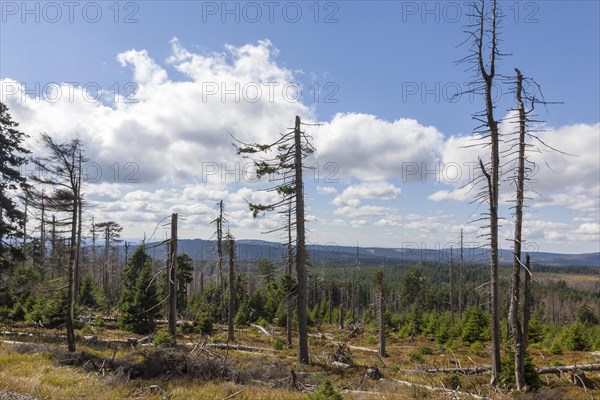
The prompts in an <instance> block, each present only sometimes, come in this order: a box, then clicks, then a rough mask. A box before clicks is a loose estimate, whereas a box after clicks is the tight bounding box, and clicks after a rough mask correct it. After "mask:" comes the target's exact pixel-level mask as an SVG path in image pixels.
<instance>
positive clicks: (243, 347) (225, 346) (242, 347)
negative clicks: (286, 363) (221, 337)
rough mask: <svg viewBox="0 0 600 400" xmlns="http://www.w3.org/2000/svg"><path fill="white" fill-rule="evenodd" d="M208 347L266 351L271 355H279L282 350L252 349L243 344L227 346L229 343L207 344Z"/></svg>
mask: <svg viewBox="0 0 600 400" xmlns="http://www.w3.org/2000/svg"><path fill="white" fill-rule="evenodd" d="M206 346H207V347H213V348H215V349H223V350H227V349H229V350H241V351H266V352H271V353H277V352H279V351H281V350H275V349H269V348H267V347H252V346H244V345H242V344H237V345H234V344H227V343H207V344H206Z"/></svg>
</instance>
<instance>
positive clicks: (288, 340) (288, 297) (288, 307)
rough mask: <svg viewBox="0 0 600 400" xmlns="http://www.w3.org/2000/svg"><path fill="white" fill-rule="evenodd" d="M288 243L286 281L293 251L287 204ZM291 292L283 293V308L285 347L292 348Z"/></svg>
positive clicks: (292, 258) (292, 259)
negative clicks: (284, 316)
mask: <svg viewBox="0 0 600 400" xmlns="http://www.w3.org/2000/svg"><path fill="white" fill-rule="evenodd" d="M287 229H288V242H287V263H286V269H285V272H286V274H287V278H288V280H290V279H291V276H292V268H293V265H294V251H293V249H292V244H293V243H292V203H291V202H289V203H288V222H287ZM292 295H293V292H292V290H286V293H285V308H286V314H285V315H286V320H285V332H286V343H285V344H286V347H287V348H288V349H291V348H292V319H293V318H294V302H293V299H292Z"/></svg>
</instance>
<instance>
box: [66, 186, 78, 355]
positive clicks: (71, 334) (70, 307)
mask: <svg viewBox="0 0 600 400" xmlns="http://www.w3.org/2000/svg"><path fill="white" fill-rule="evenodd" d="M77 203H78V199H77V196H76V193H75V196H74V198H73V211H72V218H71V243H70V249H69V250H70V251H69V289H68V293H67V320H66V325H67V348H68V350H69V351H70V352H74V351H75V329H74V325H73V324H74V320H75V296H76V292H75V287H76V286H75V279H76V275H75V267H76V265H75V264H76V258H77V210H78V209H79V206H78V204H77Z"/></svg>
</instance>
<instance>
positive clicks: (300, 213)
mask: <svg viewBox="0 0 600 400" xmlns="http://www.w3.org/2000/svg"><path fill="white" fill-rule="evenodd" d="M294 143H295V149H294V150H295V154H294V156H295V160H294V161H295V172H296V176H295V180H294V181H295V189H296V196H295V197H296V274H297V276H298V301H297V304H298V361H299V362H300V363H301V364H308V363H309V355H308V316H307V306H308V304H307V296H308V287H307V272H306V237H305V234H306V232H305V230H304V185H303V180H302V140H301V131H300V117H298V116H296V124H295V128H294Z"/></svg>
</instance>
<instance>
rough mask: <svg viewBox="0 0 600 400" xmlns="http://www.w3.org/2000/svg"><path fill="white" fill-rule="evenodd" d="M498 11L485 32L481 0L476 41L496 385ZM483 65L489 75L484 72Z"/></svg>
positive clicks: (497, 325) (493, 376)
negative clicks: (486, 160)
mask: <svg viewBox="0 0 600 400" xmlns="http://www.w3.org/2000/svg"><path fill="white" fill-rule="evenodd" d="M497 13H498V11H497V8H496V0H493V3H492V13H491V24H492V26H491V29H490V30H486V29H485V21H486V11H485V0H482V1H481V10H480V15H479V21H478V22H479V32H478V35H477V39H476V44H477V48H478V49H477V63H478V66H479V72H480V74H481V77H482V79H483V83H484V87H485V117H486V125H487V127H488V129H489V135H490V139H491V154H490V171H489V172H488V171H487V170H486V168H485V166H484V164H483V161H481V159H480V160H479V165H480V167H481V171H482V173H483V175H484V177H485V179H486V181H487V189H488V190H487V192H488V193H487V197H488V201H489V219H490V225H489V228H490V253H491V257H490V278H491V279H490V281H491V282H490V283H491V291H490V305H491V314H492V369H491V372H492V373H491V384H494V385H495V384H496V383H497V382H498V373H499V372H500V344H501V343H500V312H499V309H500V303H499V288H498V282H499V279H498V192H499V169H500V149H499V141H500V139H499V132H498V122H497V121H496V119H495V118H494V102H493V99H492V94H493V93H492V90H493V83H494V76H495V73H496V55H497V52H498V50H497V46H496V43H497V32H496V28H497V22H498V21H497ZM486 32H489V34H490V40H491V46H490V60H489V62H487V63H486V62H484V60H483V53H484V41H485V37H486ZM486 65H487V66H488V68H489V72H488V71H487V70H486Z"/></svg>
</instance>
